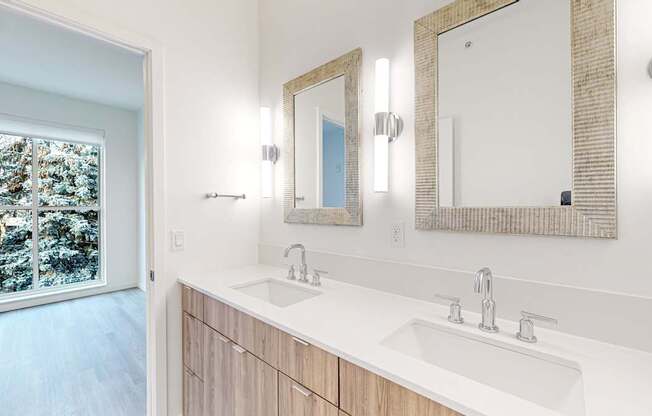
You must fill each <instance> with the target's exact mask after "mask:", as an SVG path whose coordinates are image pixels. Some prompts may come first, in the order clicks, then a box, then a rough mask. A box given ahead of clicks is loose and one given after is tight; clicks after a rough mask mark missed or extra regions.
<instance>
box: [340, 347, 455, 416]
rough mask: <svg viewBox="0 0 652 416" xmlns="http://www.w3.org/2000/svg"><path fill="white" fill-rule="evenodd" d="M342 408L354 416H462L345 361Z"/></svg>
mask: <svg viewBox="0 0 652 416" xmlns="http://www.w3.org/2000/svg"><path fill="white" fill-rule="evenodd" d="M340 407H341V409H342V410H343V411H345V412H347V413H348V414H349V415H351V416H462V415H461V414H460V413H457V412H455V411H454V410H451V409H449V408H447V407H445V406H442V405H441V404H439V403H437V402H434V401H432V400H430V399H428V398H426V397H423V396H421V395H419V394H417V393H415V392H413V391H411V390H408V389H406V388H404V387H401V386H399V385H398V384H395V383H392V382H391V381H389V380H386V379H384V378H382V377H380V376H378V375H376V374H373V373H371V372H369V371H367V370H365V369H363V368H360V367H358V366H356V365H354V364H351V363H349V362H347V361H344V360H340Z"/></svg>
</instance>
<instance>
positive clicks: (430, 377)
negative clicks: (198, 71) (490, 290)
mask: <svg viewBox="0 0 652 416" xmlns="http://www.w3.org/2000/svg"><path fill="white" fill-rule="evenodd" d="M286 275H287V270H284V269H279V268H275V267H270V266H262V265H258V266H251V267H246V268H241V269H234V270H229V271H224V272H220V273H214V274H210V275H197V276H182V277H180V278H179V283H180V284H181V285H182V293H183V295H182V304H183V312H182V313H183V320H182V321H183V363H184V383H183V384H184V387H183V389H184V391H183V396H184V414H185V415H186V416H196V415H260V416H277V415H281V416H288V415H289V416H293V415H301V416H307V415H319V416H321V415H326V416H335V415H339V416H345V415H349V416H408V415H409V416H413V415H419V416H421V415H423V416H450V415H464V416H478V415H483V416H506V415H508V416H511V415H514V416H517V415H519V416H520V415H528V416H553V415H557V416H584V415H590V416H601V415H613V414H627V415H630V416H631V415H641V416H643V415H649V414H650V412H652V404H651V403H650V401H649V400H647V399H646V397H647V394H648V393H649V391H652V380H650V377H649V374H652V354H649V353H645V352H641V351H636V350H631V349H627V348H623V347H618V346H614V345H608V344H604V343H600V342H597V341H593V340H589V339H584V338H579V337H575V336H570V335H566V334H563V333H561V332H555V331H550V330H547V329H544V328H541V327H538V328H536V332H537V336H538V342H537V343H535V344H528V343H524V342H522V341H519V340H518V339H517V338H516V336H515V334H516V332H518V329H519V328H518V324H517V323H516V322H510V321H505V320H501V319H497V324H498V326H499V327H500V332H498V333H487V332H483V331H480V329H479V328H478V323H479V322H480V321H481V317H480V315H479V314H476V313H472V312H468V311H462V314H463V317H464V318H465V322H464V323H462V324H455V323H452V322H449V321H448V319H447V318H448V315H449V309H448V308H447V307H445V306H442V305H438V304H434V303H430V302H423V301H419V300H415V299H411V298H406V297H401V296H397V295H394V294H390V293H385V292H380V291H376V290H372V289H367V288H363V287H359V286H354V285H350V284H346V283H342V282H339V281H336V280H332V279H323V281H322V284H321V286H319V287H312V286H311V285H309V284H306V283H299V282H298V281H289V280H287V279H286ZM469 284H472V282H469ZM478 301H480V297H479V298H478ZM524 381H527V382H524Z"/></svg>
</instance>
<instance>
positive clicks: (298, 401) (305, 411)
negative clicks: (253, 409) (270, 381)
mask: <svg viewBox="0 0 652 416" xmlns="http://www.w3.org/2000/svg"><path fill="white" fill-rule="evenodd" d="M278 400H279V402H278V406H279V416H338V413H339V409H338V408H337V407H336V406H334V405H333V404H331V403H329V402H328V401H326V400H324V399H322V398H321V397H319V396H318V395H317V394H315V393H314V392H312V391H310V390H308V389H307V388H305V387H304V386H302V385H301V384H299V383H296V382H295V381H293V380H292V379H290V378H289V377H288V376H286V375H285V374H283V373H279V380H278Z"/></svg>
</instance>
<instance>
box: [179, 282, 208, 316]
mask: <svg viewBox="0 0 652 416" xmlns="http://www.w3.org/2000/svg"><path fill="white" fill-rule="evenodd" d="M181 308H182V309H183V311H184V312H186V313H187V314H188V315H190V316H194V317H195V318H197V319H199V320H200V321H203V320H204V295H203V294H202V293H200V292H198V291H196V290H195V289H193V288H191V287H188V286H181Z"/></svg>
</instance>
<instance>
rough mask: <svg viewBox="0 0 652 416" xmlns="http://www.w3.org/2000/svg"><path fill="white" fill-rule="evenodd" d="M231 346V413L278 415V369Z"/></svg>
mask: <svg viewBox="0 0 652 416" xmlns="http://www.w3.org/2000/svg"><path fill="white" fill-rule="evenodd" d="M237 347H239V346H234V347H233V348H232V353H231V356H232V357H233V362H232V365H233V373H234V377H233V380H234V386H235V400H234V415H235V416H252V415H256V416H278V371H276V369H274V368H273V367H270V366H269V365H268V364H267V363H265V362H264V361H262V360H260V359H258V358H256V357H254V356H253V355H252V354H250V353H248V352H247V351H242V350H241V349H239V348H237Z"/></svg>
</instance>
